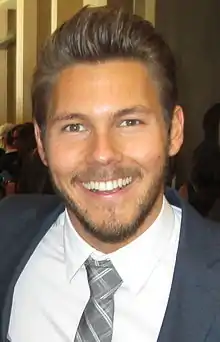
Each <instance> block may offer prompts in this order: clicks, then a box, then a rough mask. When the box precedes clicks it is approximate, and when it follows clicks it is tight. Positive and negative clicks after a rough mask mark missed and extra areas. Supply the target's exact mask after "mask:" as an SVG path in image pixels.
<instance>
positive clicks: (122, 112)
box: [51, 105, 152, 123]
mask: <svg viewBox="0 0 220 342" xmlns="http://www.w3.org/2000/svg"><path fill="white" fill-rule="evenodd" d="M134 113H146V114H150V113H152V110H151V109H150V108H148V107H146V106H144V105H136V106H132V107H128V108H123V109H119V110H117V111H115V112H113V113H112V116H113V117H114V118H120V117H123V116H126V115H129V114H134ZM87 116H88V114H85V113H78V112H76V113H68V112H64V113H60V114H58V115H56V116H54V117H52V118H51V119H52V122H53V123H55V122H59V121H68V120H73V119H80V120H85V118H86V117H87Z"/></svg>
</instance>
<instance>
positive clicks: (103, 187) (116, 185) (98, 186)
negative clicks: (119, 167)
mask: <svg viewBox="0 0 220 342" xmlns="http://www.w3.org/2000/svg"><path fill="white" fill-rule="evenodd" d="M131 182H132V177H127V178H119V179H115V180H110V181H107V182H97V181H91V182H87V183H82V185H83V186H84V188H86V189H87V190H90V191H100V192H103V191H113V190H116V189H122V188H125V187H126V186H128V185H129V184H131Z"/></svg>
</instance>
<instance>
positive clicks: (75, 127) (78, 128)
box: [63, 123, 86, 133]
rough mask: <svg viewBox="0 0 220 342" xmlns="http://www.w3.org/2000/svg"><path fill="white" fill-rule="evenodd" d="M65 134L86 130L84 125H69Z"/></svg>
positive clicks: (65, 129) (65, 128)
mask: <svg viewBox="0 0 220 342" xmlns="http://www.w3.org/2000/svg"><path fill="white" fill-rule="evenodd" d="M63 130H64V131H65V132H76V133H78V132H84V131H85V130H86V129H85V127H84V125H83V124H79V123H77V124H69V125H67V126H65V127H64V128H63Z"/></svg>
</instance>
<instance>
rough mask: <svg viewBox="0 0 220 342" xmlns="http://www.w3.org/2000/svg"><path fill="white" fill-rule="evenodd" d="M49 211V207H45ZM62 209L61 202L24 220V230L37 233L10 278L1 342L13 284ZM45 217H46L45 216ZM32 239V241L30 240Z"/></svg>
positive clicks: (10, 305) (5, 338) (4, 335)
mask: <svg viewBox="0 0 220 342" xmlns="http://www.w3.org/2000/svg"><path fill="white" fill-rule="evenodd" d="M52 207H53V209H54V203H53V206H52ZM47 210H48V211H49V208H47ZM63 210H64V206H63V204H59V205H58V206H57V205H56V209H55V210H53V211H52V213H51V214H50V215H49V216H48V215H47V216H45V213H42V212H38V213H37V214H36V217H35V218H34V219H33V220H32V221H31V222H30V221H28V222H26V226H27V229H26V232H28V231H30V226H31V231H37V232H39V233H37V234H36V236H35V237H34V238H33V239H29V240H30V245H29V248H28V249H27V250H26V251H25V254H24V256H23V257H22V259H21V261H20V263H19V264H18V266H17V268H16V271H15V273H14V276H13V278H12V281H11V283H10V285H9V288H8V292H7V296H6V299H5V305H4V309H3V313H2V336H3V342H4V341H5V342H8V340H7V334H8V327H9V321H10V314H11V307H12V300H13V292H14V287H15V284H16V282H17V280H18V278H19V276H20V274H21V272H22V271H23V269H24V267H25V266H26V264H27V262H28V260H29V259H30V257H31V255H32V253H33V252H34V250H35V249H36V247H37V245H38V244H39V242H40V241H41V240H42V238H43V236H44V235H45V234H46V233H47V231H48V230H49V229H50V227H51V226H52V224H53V223H54V222H55V221H56V219H57V217H58V215H59V214H60V213H61V212H62V211H63ZM45 217H46V218H45ZM31 240H32V242H31Z"/></svg>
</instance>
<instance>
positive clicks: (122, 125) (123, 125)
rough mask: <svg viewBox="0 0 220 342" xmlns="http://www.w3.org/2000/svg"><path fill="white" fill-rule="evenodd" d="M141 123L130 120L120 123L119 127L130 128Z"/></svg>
mask: <svg viewBox="0 0 220 342" xmlns="http://www.w3.org/2000/svg"><path fill="white" fill-rule="evenodd" d="M141 124H142V121H140V120H137V119H130V120H124V121H122V123H121V124H120V126H121V127H131V126H137V125H141Z"/></svg>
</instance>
